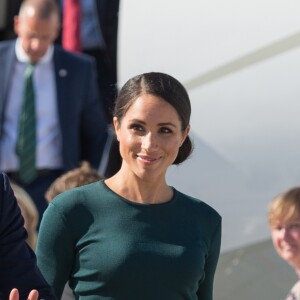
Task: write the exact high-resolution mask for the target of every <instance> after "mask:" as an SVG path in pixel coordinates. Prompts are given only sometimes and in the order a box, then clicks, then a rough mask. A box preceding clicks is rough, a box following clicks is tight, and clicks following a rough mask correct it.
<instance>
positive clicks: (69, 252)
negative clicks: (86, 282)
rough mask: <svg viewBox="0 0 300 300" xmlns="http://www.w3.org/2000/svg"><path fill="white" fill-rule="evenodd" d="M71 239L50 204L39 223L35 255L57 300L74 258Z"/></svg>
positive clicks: (54, 208) (61, 217) (68, 229)
mask: <svg viewBox="0 0 300 300" xmlns="http://www.w3.org/2000/svg"><path fill="white" fill-rule="evenodd" d="M71 237H72V233H71V229H70V228H68V226H67V225H66V219H65V217H64V215H63V214H62V212H61V211H60V209H59V207H58V206H56V205H55V204H54V203H53V202H51V203H50V204H49V206H48V208H47V210H46V211H45V213H44V215H43V219H42V222H41V226H40V230H39V237H38V242H37V249H36V255H37V260H38V266H39V268H40V270H41V272H42V274H43V275H44V277H45V278H46V280H47V281H48V282H49V284H50V285H51V286H52V287H53V289H54V293H55V295H56V297H57V298H58V299H60V298H61V296H62V292H63V289H64V286H65V284H66V282H67V281H68V280H69V274H70V273H71V268H72V262H73V257H74V246H73V241H72V238H71Z"/></svg>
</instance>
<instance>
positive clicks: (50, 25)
mask: <svg viewBox="0 0 300 300" xmlns="http://www.w3.org/2000/svg"><path fill="white" fill-rule="evenodd" d="M15 32H16V33H17V35H18V36H19V37H20V38H21V43H22V47H23V49H24V51H25V52H26V53H27V55H28V56H29V59H30V60H31V61H32V62H37V61H39V60H40V59H41V58H42V57H43V55H44V54H45V53H46V52H47V50H48V47H49V46H50V44H51V43H52V42H53V41H54V40H55V38H56V36H57V33H58V20H57V17H56V15H55V14H52V16H50V18H49V19H46V20H41V19H38V18H37V17H35V15H34V14H33V15H30V14H25V15H23V16H21V17H16V18H15Z"/></svg>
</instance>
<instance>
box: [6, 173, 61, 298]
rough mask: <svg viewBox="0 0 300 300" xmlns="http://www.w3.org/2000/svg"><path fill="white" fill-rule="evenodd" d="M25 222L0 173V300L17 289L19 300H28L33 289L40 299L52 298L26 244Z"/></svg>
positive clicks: (8, 185) (49, 289)
mask: <svg viewBox="0 0 300 300" xmlns="http://www.w3.org/2000/svg"><path fill="white" fill-rule="evenodd" d="M23 226H24V220H23V217H22V215H21V211H20V209H19V207H18V203H17V200H16V198H15V196H14V194H13V191H12V188H11V186H10V184H9V181H8V177H7V176H6V175H5V174H4V173H0V299H8V295H9V293H10V291H11V290H12V288H18V289H19V293H20V299H27V296H28V294H29V292H30V291H31V290H32V289H37V290H38V291H39V293H40V298H44V299H55V297H54V296H53V294H52V290H51V288H50V286H49V285H48V283H47V282H46V281H45V279H44V277H43V276H42V274H41V273H40V271H39V269H38V267H37V265H36V256H35V254H34V252H33V251H32V250H31V248H30V247H29V246H28V245H27V244H26V242H25V240H26V238H27V233H26V230H25V229H24V227H23Z"/></svg>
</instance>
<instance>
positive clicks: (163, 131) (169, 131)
mask: <svg viewBox="0 0 300 300" xmlns="http://www.w3.org/2000/svg"><path fill="white" fill-rule="evenodd" d="M160 132H161V133H171V132H172V130H171V129H170V128H168V127H162V128H160Z"/></svg>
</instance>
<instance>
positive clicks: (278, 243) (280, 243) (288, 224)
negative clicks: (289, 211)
mask: <svg viewBox="0 0 300 300" xmlns="http://www.w3.org/2000/svg"><path fill="white" fill-rule="evenodd" d="M271 232H272V240H273V244H274V247H275V249H276V250H277V252H278V254H279V255H280V256H281V257H282V258H283V259H284V260H286V261H287V262H288V263H289V264H291V265H292V266H293V267H294V268H295V270H296V272H297V273H298V275H300V214H299V215H297V216H294V217H293V218H290V219H288V220H278V221H277V222H275V223H274V224H273V225H272V226H271Z"/></svg>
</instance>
